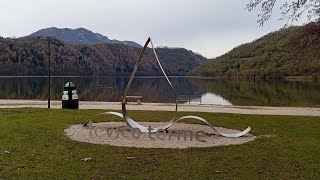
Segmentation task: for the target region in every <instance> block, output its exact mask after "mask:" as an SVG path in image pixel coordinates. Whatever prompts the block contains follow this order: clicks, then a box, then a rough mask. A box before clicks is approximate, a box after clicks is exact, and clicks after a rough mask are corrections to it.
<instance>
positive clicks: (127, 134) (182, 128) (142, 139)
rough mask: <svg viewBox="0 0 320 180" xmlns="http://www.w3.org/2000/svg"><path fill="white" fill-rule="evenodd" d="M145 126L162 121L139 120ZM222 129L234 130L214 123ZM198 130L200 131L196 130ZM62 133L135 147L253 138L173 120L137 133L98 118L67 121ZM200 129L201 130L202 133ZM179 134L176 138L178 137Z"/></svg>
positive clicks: (209, 143) (196, 144) (203, 144)
mask: <svg viewBox="0 0 320 180" xmlns="http://www.w3.org/2000/svg"><path fill="white" fill-rule="evenodd" d="M139 123H140V124H141V125H144V126H147V127H149V126H150V127H151V128H152V127H159V126H161V125H163V124H164V123H159V122H139ZM217 129H218V130H219V131H221V132H224V133H238V132H240V131H238V130H234V129H226V128H222V127H217ZM199 131H202V132H199ZM65 132H66V135H67V136H68V137H69V138H70V139H72V140H75V141H81V142H87V143H93V144H108V145H112V146H125V147H138V148H178V149H184V148H193V147H213V146H228V145H237V144H243V143H246V142H250V141H253V140H254V139H256V136H254V135H252V134H247V135H245V136H243V137H240V138H226V137H221V136H217V135H213V134H212V133H213V130H212V129H211V128H210V127H209V126H207V125H200V124H187V123H175V124H174V125H172V126H171V127H170V128H169V129H168V131H167V132H158V133H139V132H138V131H131V130H130V128H128V127H127V125H126V123H125V122H100V123H92V126H91V128H90V126H89V127H84V126H83V125H82V124H76V125H71V126H69V127H68V128H67V129H65ZM203 132H204V133H203ZM197 133H198V136H197ZM179 137H180V140H179Z"/></svg>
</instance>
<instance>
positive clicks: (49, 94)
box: [48, 37, 51, 109]
mask: <svg viewBox="0 0 320 180" xmlns="http://www.w3.org/2000/svg"><path fill="white" fill-rule="evenodd" d="M48 48H49V54H48V57H49V62H48V65H49V71H48V81H49V88H48V108H49V109H50V99H51V97H50V96H51V93H50V92H51V91H50V90H51V87H50V86H51V81H50V80H51V42H50V37H48Z"/></svg>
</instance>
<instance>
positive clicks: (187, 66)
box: [0, 37, 207, 76]
mask: <svg viewBox="0 0 320 180" xmlns="http://www.w3.org/2000/svg"><path fill="white" fill-rule="evenodd" d="M50 41H51V43H50V44H51V52H52V53H51V54H52V58H51V72H52V75H129V74H130V73H131V71H132V69H133V65H134V63H135V61H136V59H137V57H138V55H139V52H140V50H141V48H137V47H132V46H127V45H123V44H106V43H104V44H94V45H71V44H66V43H63V42H62V41H60V40H57V39H52V38H51V40H50ZM156 51H157V52H158V55H159V58H160V59H161V61H162V63H163V67H164V68H165V70H166V72H167V73H168V74H170V75H185V74H186V73H187V72H189V71H191V70H192V69H194V68H195V67H197V66H199V65H201V64H203V63H205V62H207V59H206V58H204V57H203V56H201V55H198V54H195V53H193V52H192V51H189V50H186V49H183V48H158V49H156ZM48 52H49V51H48V39H45V38H42V37H24V38H18V39H9V38H0V67H1V68H0V75H3V76H5V75H46V74H47V73H48V59H49V58H48ZM137 74H139V75H160V74H161V73H160V68H159V66H158V64H157V62H156V59H155V58H154V55H153V53H152V51H151V49H148V50H147V51H146V53H145V55H144V58H143V60H142V63H141V65H140V66H139V68H138V72H137Z"/></svg>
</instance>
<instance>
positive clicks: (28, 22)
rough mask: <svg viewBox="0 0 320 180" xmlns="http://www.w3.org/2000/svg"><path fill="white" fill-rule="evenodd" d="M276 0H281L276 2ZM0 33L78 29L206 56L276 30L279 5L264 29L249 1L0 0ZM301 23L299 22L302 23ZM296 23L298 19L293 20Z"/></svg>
mask: <svg viewBox="0 0 320 180" xmlns="http://www.w3.org/2000/svg"><path fill="white" fill-rule="evenodd" d="M278 1H279V2H278V4H281V3H282V2H283V1H284V0H278ZM0 3H1V6H0V17H1V20H0V36H3V37H13V36H15V37H21V36H26V35H29V34H31V33H33V32H35V31H37V30H39V29H43V28H47V27H58V28H78V27H83V28H86V29H89V30H91V31H93V32H98V33H101V34H103V35H105V36H107V37H109V38H110V39H118V40H132V41H135V42H137V43H139V44H144V42H145V41H146V39H147V37H148V36H151V38H152V39H153V42H154V44H155V45H156V46H170V47H184V48H187V49H191V50H192V51H195V52H198V53H200V54H202V55H204V56H205V57H208V58H211V57H216V56H218V55H222V54H224V53H226V52H228V51H230V50H231V49H232V48H233V47H235V46H238V45H240V44H242V43H246V42H250V41H253V40H254V39H257V38H259V37H260V36H262V35H265V34H267V33H268V32H271V31H275V30H278V29H279V28H281V27H283V26H284V24H285V22H284V21H279V20H278V18H279V17H280V15H279V14H280V12H279V8H278V7H279V5H277V7H276V8H275V12H274V14H273V17H272V18H271V20H270V21H269V22H267V23H266V24H265V26H264V27H259V25H258V24H257V23H256V21H257V20H258V17H257V14H258V11H256V12H251V13H249V12H247V11H246V10H245V6H246V3H248V0H0ZM303 22H305V21H302V22H300V24H301V23H303ZM298 24H299V23H298Z"/></svg>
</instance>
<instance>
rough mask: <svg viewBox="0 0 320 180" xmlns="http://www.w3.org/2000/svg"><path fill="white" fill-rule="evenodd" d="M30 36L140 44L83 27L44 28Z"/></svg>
mask: <svg viewBox="0 0 320 180" xmlns="http://www.w3.org/2000/svg"><path fill="white" fill-rule="evenodd" d="M29 36H31V37H54V38H56V39H59V40H61V41H64V42H65V43H70V44H101V43H108V44H124V45H128V46H133V47H141V45H140V44H138V43H136V42H133V41H119V40H111V39H109V38H108V37H107V36H104V35H102V34H99V33H93V32H92V31H90V30H87V29H85V28H77V29H70V28H56V27H51V28H46V29H41V30H39V31H37V32H34V33H32V34H30V35H29Z"/></svg>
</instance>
